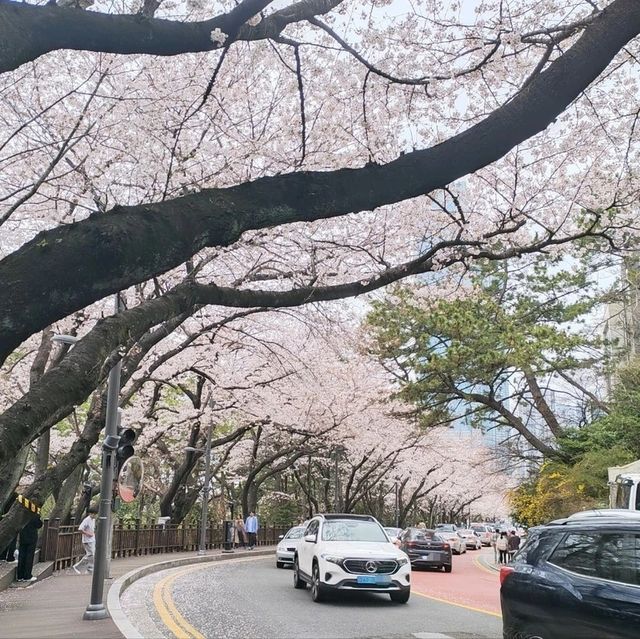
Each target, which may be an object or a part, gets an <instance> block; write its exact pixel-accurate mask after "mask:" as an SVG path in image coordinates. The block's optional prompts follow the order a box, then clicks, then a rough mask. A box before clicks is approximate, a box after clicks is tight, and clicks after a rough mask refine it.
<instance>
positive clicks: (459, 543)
mask: <svg viewBox="0 0 640 639" xmlns="http://www.w3.org/2000/svg"><path fill="white" fill-rule="evenodd" d="M436 533H437V534H438V536H440V537H442V539H444V540H445V541H446V542H447V543H448V544H449V545H450V546H451V550H452V551H453V554H454V555H461V554H462V553H464V552H467V544H466V542H465V540H464V539H463V538H462V537H460V535H458V533H457V532H453V531H447V530H442V529H439V528H436Z"/></svg>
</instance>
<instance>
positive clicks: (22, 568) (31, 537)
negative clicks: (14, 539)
mask: <svg viewBox="0 0 640 639" xmlns="http://www.w3.org/2000/svg"><path fill="white" fill-rule="evenodd" d="M39 528H42V519H40V515H35V517H32V518H31V519H30V520H29V521H28V522H27V523H26V524H25V527H24V528H23V529H22V530H21V531H20V542H19V545H18V569H17V571H16V580H17V581H36V577H34V576H33V575H32V574H31V570H32V569H33V557H34V555H35V554H36V545H37V543H38V529H39Z"/></svg>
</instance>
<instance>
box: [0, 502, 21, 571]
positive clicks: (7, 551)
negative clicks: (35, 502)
mask: <svg viewBox="0 0 640 639" xmlns="http://www.w3.org/2000/svg"><path fill="white" fill-rule="evenodd" d="M16 497H17V495H16V493H13V495H11V497H10V498H9V499H8V500H7V501H6V503H5V505H4V508H3V509H2V514H3V515H6V514H7V513H8V512H9V510H11V506H13V502H14V501H15V500H16ZM17 545H18V535H16V536H15V537H14V538H13V539H12V540H11V541H10V542H9V545H8V546H6V548H3V549H2V552H0V560H4V561H6V562H7V563H9V564H10V563H12V562H14V561H15V560H16V547H17Z"/></svg>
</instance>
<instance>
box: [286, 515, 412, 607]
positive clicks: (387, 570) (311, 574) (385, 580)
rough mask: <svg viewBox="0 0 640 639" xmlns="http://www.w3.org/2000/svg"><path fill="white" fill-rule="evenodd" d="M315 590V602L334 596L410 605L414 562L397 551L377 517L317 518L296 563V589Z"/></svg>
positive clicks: (306, 532)
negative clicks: (356, 594) (360, 593)
mask: <svg viewBox="0 0 640 639" xmlns="http://www.w3.org/2000/svg"><path fill="white" fill-rule="evenodd" d="M307 584H310V585H311V598H312V599H313V601H322V600H323V599H324V597H325V595H326V594H327V593H329V592H331V591H339V590H369V591H372V592H387V593H389V596H390V597H391V600H392V601H396V602H398V603H406V602H407V601H409V595H410V593H411V563H410V562H409V557H407V555H406V554H405V553H404V552H402V551H401V550H400V549H398V548H396V546H394V545H393V544H392V543H391V542H390V541H389V538H388V537H387V535H386V533H385V532H384V530H383V528H382V526H381V525H380V524H379V523H378V521H377V520H376V519H375V517H370V516H369V515H339V514H335V515H334V514H331V515H317V516H316V517H314V518H313V519H311V521H310V522H309V524H308V526H307V529H306V530H305V533H304V541H301V542H300V543H299V544H298V548H297V550H296V554H295V557H294V560H293V586H294V588H306V587H307Z"/></svg>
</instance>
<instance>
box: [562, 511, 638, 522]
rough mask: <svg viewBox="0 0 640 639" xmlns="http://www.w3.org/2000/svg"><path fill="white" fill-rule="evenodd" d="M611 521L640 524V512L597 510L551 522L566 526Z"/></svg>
mask: <svg viewBox="0 0 640 639" xmlns="http://www.w3.org/2000/svg"><path fill="white" fill-rule="evenodd" d="M588 520H593V521H598V522H603V521H609V522H621V521H633V522H640V511H637V510H627V509H624V508H596V509H593V510H583V511H581V512H578V513H574V514H573V515H570V516H569V517H565V518H563V519H556V520H554V521H551V522H549V525H551V526H564V525H566V524H572V523H576V522H580V521H588Z"/></svg>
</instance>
